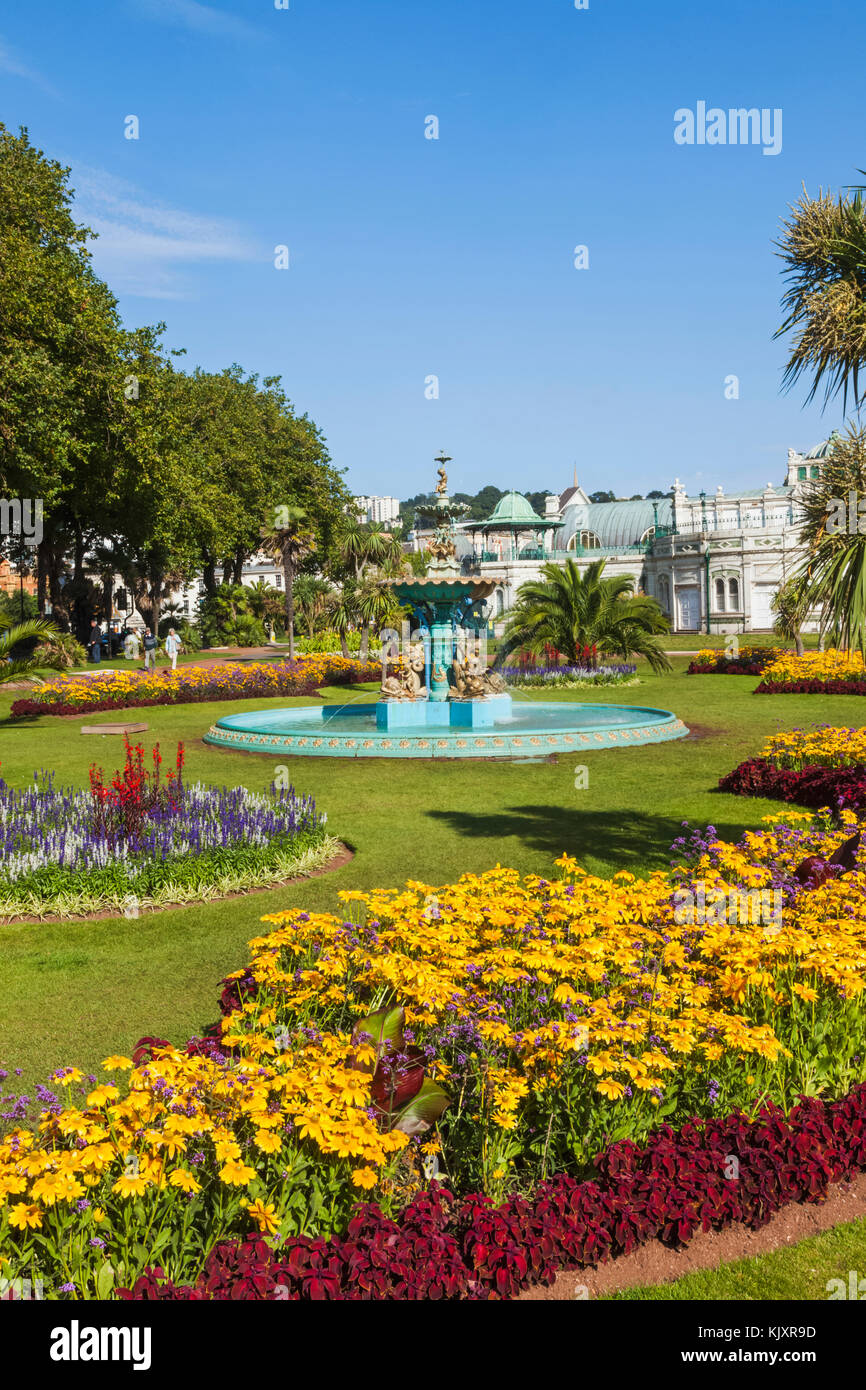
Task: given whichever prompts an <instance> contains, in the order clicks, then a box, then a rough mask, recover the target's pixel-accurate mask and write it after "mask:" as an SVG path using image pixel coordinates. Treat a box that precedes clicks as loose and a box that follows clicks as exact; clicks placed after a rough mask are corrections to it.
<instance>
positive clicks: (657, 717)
mask: <svg viewBox="0 0 866 1390" xmlns="http://www.w3.org/2000/svg"><path fill="white" fill-rule="evenodd" d="M508 698H509V697H506V699H508ZM499 699H500V703H499V704H498V707H497V708H496V711H495V714H494V718H493V723H492V724H490V725H487V726H482V727H475V728H461V727H459V726H455V725H449V724H443V725H442V726H435V725H434V726H427V725H426V724H425V725H424V726H415V727H407V726H403V727H402V728H397V729H392V730H388V729H380V728H378V727H377V724H376V711H377V706H376V705H374V704H356V705H314V706H304V707H301V708H295V709H277V710H274V709H268V710H256V711H253V712H251V713H248V714H230V715H226V716H225V718H223V719H219V720H218V721H217V723H216V724H214V725H213V726H212V728H211V729H209V730H208V732H207V733H206V734H205V736H204V741H205V743H210V744H215V745H217V746H218V747H222V748H233V749H241V750H246V751H249V752H252V753H272V754H274V755H280V756H283V755H285V756H290V757H307V758H310V757H319V758H525V757H530V756H539V755H544V754H548V753H575V752H592V751H593V750H595V749H600V748H633V747H636V746H640V745H642V744H646V743H663V742H666V741H667V740H669V739H676V738H684V737H685V735H686V734H687V733H688V729H687V728H686V726H685V724H684V723H683V722H682V720H681V719H678V718H677V716H676V715H675V714H671V713H670V711H669V710H663V709H651V708H647V707H644V706H640V705H590V704H578V703H576V702H572V701H561V702H557V703H552V702H548V703H543V702H541V701H526V702H523V701H521V702H515V703H513V704H511V707H510V711H509V712H508V713H507V714H506V713H503V711H504V710H505V709H506V708H507V707H506V706H505V705H503V704H502V703H501V697H499ZM398 703H400V702H395V705H396V704H398ZM453 703H454V706H455V708H458V709H459V707H460V705H459V704H458V703H457V702H453ZM477 703H479V702H478V701H470V702H466V704H467V705H468V704H477ZM490 704H491V705H492V704H493V701H492V700H491V701H490ZM406 705H409V702H406ZM423 706H424V702H419V703H418V705H417V706H416V708H418V709H421V708H423ZM448 707H449V706H448V705H445V706H444V710H447V709H448ZM444 710H443V713H444ZM491 712H492V711H491Z"/></svg>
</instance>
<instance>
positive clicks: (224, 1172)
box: [219, 1158, 256, 1187]
mask: <svg viewBox="0 0 866 1390" xmlns="http://www.w3.org/2000/svg"><path fill="white" fill-rule="evenodd" d="M219 1175H220V1178H221V1179H222V1181H223V1182H224V1183H227V1184H230V1185H231V1186H233V1187H246V1186H247V1184H248V1183H251V1182H252V1180H253V1178H254V1177H255V1176H256V1170H255V1168H250V1166H249V1164H247V1163H241V1162H240V1160H239V1159H236V1158H230V1159H229V1161H228V1163H224V1164H223V1166H222V1168H220V1173H219Z"/></svg>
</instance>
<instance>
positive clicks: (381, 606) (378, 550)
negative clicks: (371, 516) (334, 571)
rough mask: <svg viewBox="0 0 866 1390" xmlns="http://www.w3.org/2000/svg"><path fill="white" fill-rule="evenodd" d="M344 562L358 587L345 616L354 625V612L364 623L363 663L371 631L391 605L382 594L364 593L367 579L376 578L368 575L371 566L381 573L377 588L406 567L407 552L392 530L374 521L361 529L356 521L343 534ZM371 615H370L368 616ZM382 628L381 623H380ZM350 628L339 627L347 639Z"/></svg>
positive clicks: (362, 637) (374, 581) (344, 613)
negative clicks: (352, 615)
mask: <svg viewBox="0 0 866 1390" xmlns="http://www.w3.org/2000/svg"><path fill="white" fill-rule="evenodd" d="M341 550H342V558H343V563H344V564H345V565H346V566H351V567H352V568H353V569H354V584H355V589H356V594H355V596H354V597H353V599H352V600H351V602H348V603H347V604H346V605H345V608H344V609H343V613H342V619H341V621H343V623H344V624H348V625H349V626H353V625H354V624H353V623H350V621H349V620H350V615H351V614H352V613H353V612H354V614H355V620H356V621H360V622H361V623H362V624H363V628H362V631H361V652H360V657H361V660H362V661H366V659H367V651H368V649H369V645H370V628H371V627H372V626H373V625H374V624H375V623H377V622H379V618H380V614H382V613H385V614H386V616H387V613H386V609H387V602H386V600H385V598H384V596H383V595H382V594H379V595H378V596H377V595H376V594H375V593H374V591H373V590H364V589H363V585H364V581H365V579H369V578H372V576H370V575H369V574H368V567H370V568H372V569H374V570H376V571H377V573H378V576H379V577H377V578H373V584H374V589H375V586H376V585H377V584H378V585H380V584H381V576H384V575H393V574H396V573H397V572H398V571H399V570H400V569H402V565H403V552H402V549H401V547H400V542H399V541H398V540H397V538H396V536H393V535H392V534H391V532H390V531H386V530H385V528H384V526H382V524H381V523H380V522H377V521H373V522H370V523H369V525H364V526H360V525H358V523H357V522H356V521H354V520H351V521H350V522H349V523H348V526H347V528H346V530H345V532H344V533H343V541H342V545H341ZM344 587H345V586H344ZM362 592H364V593H365V595H366V597H365V601H364V611H363V612H362V611H361V608H360V606H359V605H360V603H361V594H362ZM365 615H367V616H365ZM380 625H381V624H380ZM346 630H347V627H346V626H344V627H343V628H342V629H340V628H338V629H337V631H338V632H340V631H341V632H342V634H343V636H344V635H345V632H346Z"/></svg>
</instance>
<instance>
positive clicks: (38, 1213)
mask: <svg viewBox="0 0 866 1390" xmlns="http://www.w3.org/2000/svg"><path fill="white" fill-rule="evenodd" d="M9 1225H10V1226H12V1227H13V1228H14V1229H15V1230H16V1231H26V1230H27V1229H28V1227H30V1228H32V1229H33V1230H34V1231H35V1230H38V1229H39V1227H40V1226H41V1225H42V1209H41V1207H38V1206H36V1205H35V1204H34V1205H28V1203H27V1202H16V1203H15V1206H14V1207H13V1208H12V1210H11V1211H10V1212H9Z"/></svg>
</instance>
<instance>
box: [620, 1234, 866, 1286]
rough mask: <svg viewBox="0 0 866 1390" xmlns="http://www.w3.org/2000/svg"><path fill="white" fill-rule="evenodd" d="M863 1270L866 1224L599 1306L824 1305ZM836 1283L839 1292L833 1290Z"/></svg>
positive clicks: (820, 1236) (864, 1264)
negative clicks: (782, 1302)
mask: <svg viewBox="0 0 866 1390" xmlns="http://www.w3.org/2000/svg"><path fill="white" fill-rule="evenodd" d="M852 1269H853V1270H856V1271H857V1272H858V1274H857V1277H858V1279H859V1278H860V1277H862V1272H863V1271H864V1270H866V1218H864V1217H860V1218H859V1220H857V1221H851V1222H848V1223H847V1224H846V1225H844V1226H835V1227H834V1228H833V1230H831V1231H822V1232H821V1234H820V1235H817V1236H810V1237H809V1239H808V1240H803V1241H800V1242H799V1243H798V1244H797V1245H791V1246H786V1247H785V1248H784V1249H781V1250H774V1251H772V1253H770V1254H767V1255H758V1256H754V1257H752V1258H750V1259H745V1260H734V1261H733V1262H732V1263H731V1264H724V1265H719V1267H718V1269H704V1270H698V1271H696V1272H695V1273H694V1274H687V1275H685V1276H684V1278H682V1279H677V1280H675V1281H674V1282H673V1283H670V1284H650V1285H646V1284H644V1285H640V1286H638V1287H636V1288H633V1289H623V1290H622V1291H621V1292H620V1293H613V1294H606V1295H605V1296H604V1298H603V1299H601V1300H600V1301H602V1302H617V1303H636V1302H646V1301H656V1302H680V1301H689V1300H694V1301H695V1302H728V1301H730V1300H734V1299H745V1300H747V1301H749V1302H758V1301H761V1300H765V1299H766V1300H770V1299H772V1300H777V1299H790V1300H800V1301H803V1300H811V1301H826V1300H828V1299H829V1298H830V1294H831V1293H836V1296H837V1298H838V1297H840V1296H841V1297H842V1298H848V1297H850V1289H849V1272H850V1271H851V1270H852ZM832 1279H841V1280H842V1281H843V1284H844V1291H842V1290H839V1289H838V1287H835V1286H833V1285H831V1286H830V1288H829V1289H828V1287H827V1286H828V1284H829V1282H830V1280H832Z"/></svg>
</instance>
